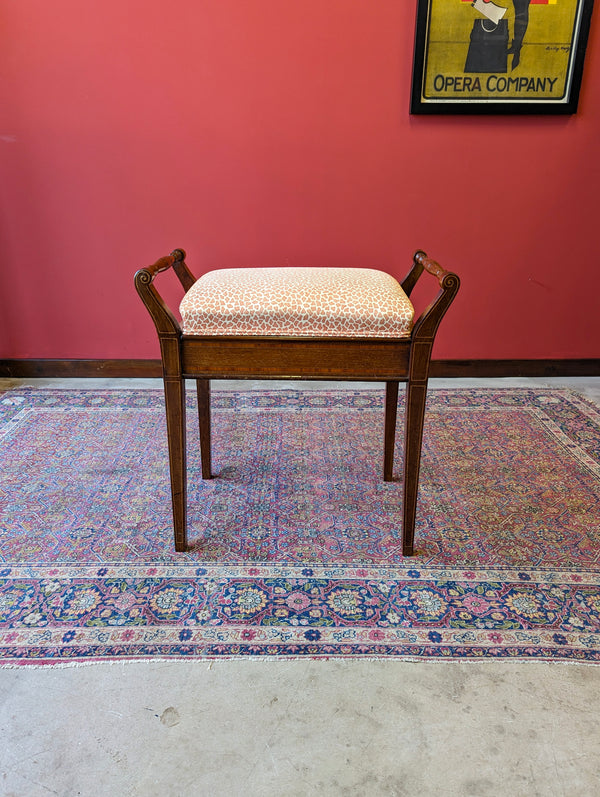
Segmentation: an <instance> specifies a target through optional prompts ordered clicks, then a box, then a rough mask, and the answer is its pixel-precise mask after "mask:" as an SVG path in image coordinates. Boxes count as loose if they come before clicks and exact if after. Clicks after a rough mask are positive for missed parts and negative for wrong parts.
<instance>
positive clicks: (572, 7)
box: [412, 0, 591, 113]
mask: <svg viewBox="0 0 600 797" xmlns="http://www.w3.org/2000/svg"><path fill="white" fill-rule="evenodd" d="M590 15H591V2H590V0H474V2H473V1H472V0H419V18H418V23H417V42H416V51H415V73H414V77H413V108H412V110H413V112H417V113H418V112H430V111H433V112H435V110H438V111H440V112H443V110H446V111H450V112H452V108H451V107H449V108H445V109H442V108H441V106H444V105H445V106H455V107H454V109H453V110H454V112H458V113H460V112H470V111H471V110H475V108H474V107H473V106H477V105H479V106H485V105H489V104H490V103H491V104H493V105H494V106H496V107H498V106H502V105H506V106H507V108H506V109H505V110H511V109H512V110H516V111H517V112H518V110H523V108H520V109H519V108H517V107H515V106H519V105H524V106H527V110H530V111H531V112H533V113H535V112H536V110H541V111H544V110H548V106H562V107H557V108H556V109H555V110H556V111H557V112H561V111H562V112H573V111H574V107H573V102H575V105H576V101H577V94H578V91H579V81H580V80H581V70H582V68H583V55H584V51H585V43H586V39H587V30H588V28H589V17H590ZM465 104H468V105H470V106H471V107H470V108H465V107H464V105H465ZM428 106H429V107H428ZM434 106H437V107H436V109H435V110H434ZM458 106H463V107H460V108H459V107H458ZM482 110H488V109H482Z"/></svg>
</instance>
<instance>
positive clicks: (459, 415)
mask: <svg viewBox="0 0 600 797" xmlns="http://www.w3.org/2000/svg"><path fill="white" fill-rule="evenodd" d="M188 403H189V410H190V412H189V415H188V423H189V428H188V449H189V454H188V456H189V496H188V505H189V536H190V540H191V548H190V550H189V551H187V552H186V553H183V554H177V553H175V552H174V549H173V536H172V526H171V516H170V511H171V509H170V494H169V477H168V461H167V453H166V432H165V423H164V405H163V398H162V394H161V392H159V391H156V390H138V391H133V390H104V391H98V390H86V391H82V390H53V389H25V388H24V389H16V390H10V391H7V392H5V393H3V394H0V445H1V449H0V466H1V467H0V501H1V508H0V541H1V549H0V663H2V664H4V665H5V666H8V665H12V666H14V665H19V664H28V663H29V664H30V663H36V664H57V663H65V662H67V663H76V662H83V661H100V660H113V661H114V660H125V659H149V658H163V659H165V658H166V659H169V658H173V659H194V658H202V659H206V658H211V657H233V656H245V655H252V656H267V657H269V656H271V657H276V656H284V657H285V656H287V657H301V656H308V657H313V658H318V657H322V658H327V657H361V656H362V657H374V658H379V657H398V658H404V659H429V660H430V659H485V658H495V659H497V658H507V659H538V660H563V661H565V660H568V661H586V662H598V661H600V544H599V543H600V534H599V520H600V506H599V500H600V411H599V409H598V408H597V407H596V406H594V405H593V404H592V403H590V402H588V401H587V400H585V399H584V398H583V397H581V396H579V395H577V394H576V393H574V392H571V391H568V390H549V389H539V390H531V389H519V390H515V389H499V390H483V389H477V390H473V389H457V390H430V392H429V397H428V407H427V416H426V427H425V434H424V445H423V459H422V471H421V482H420V496H419V506H418V515H417V528H416V555H415V556H413V557H411V558H403V557H402V554H401V544H400V532H401V525H402V516H401V498H402V495H401V488H402V484H401V472H402V469H401V466H402V440H401V438H402V429H401V424H402V407H400V413H399V430H398V444H397V452H396V466H395V472H396V473H397V474H399V476H398V479H397V480H396V481H394V482H391V483H384V482H383V480H382V475H381V472H382V449H383V442H382V441H383V392H382V391H381V390H379V389H376V388H374V389H370V390H364V391H363V390H360V391H358V390H354V391H353V390H344V391H335V392H331V391H327V392H325V391H321V390H312V391H304V392H302V391H298V390H294V389H290V390H282V391H277V392H275V391H260V392H259V391H249V392H229V391H222V392H215V393H214V394H213V437H214V439H213V470H214V472H215V475H216V478H214V479H213V480H210V481H202V479H201V477H200V461H199V445H198V425H197V417H196V413H195V397H194V396H193V394H190V396H189V398H188Z"/></svg>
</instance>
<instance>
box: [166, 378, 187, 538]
mask: <svg viewBox="0 0 600 797" xmlns="http://www.w3.org/2000/svg"><path fill="white" fill-rule="evenodd" d="M165 406H166V411H167V439H168V443H169V469H170V472H171V500H172V502H173V527H174V530H175V550H176V551H185V550H186V548H187V527H186V509H187V489H186V481H187V479H186V455H185V381H184V380H183V379H181V378H180V377H165Z"/></svg>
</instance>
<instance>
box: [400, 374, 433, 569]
mask: <svg viewBox="0 0 600 797" xmlns="http://www.w3.org/2000/svg"><path fill="white" fill-rule="evenodd" d="M426 398H427V380H425V381H423V382H414V381H409V382H408V387H407V389H406V420H405V424H406V426H405V438H404V523H403V527H402V555H403V556H412V555H413V545H414V538H415V518H416V513H417V494H418V491H419V470H420V467H421V447H422V443H423V420H424V418H425V401H426Z"/></svg>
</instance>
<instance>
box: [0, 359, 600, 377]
mask: <svg viewBox="0 0 600 797" xmlns="http://www.w3.org/2000/svg"><path fill="white" fill-rule="evenodd" d="M161 376H162V368H161V362H160V360H33V359H22V360H0V377H2V378H14V379H51V378H73V379H75V378H77V379H87V378H99V377H100V378H102V377H104V378H107V379H121V378H137V379H156V378H157V377H161ZM430 376H432V377H438V378H452V377H456V378H457V379H458V378H463V379H465V378H471V379H481V378H484V377H491V378H502V377H511V376H512V377H518V376H523V377H551V376H600V359H589V360H433V361H432V363H431V369H430Z"/></svg>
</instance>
